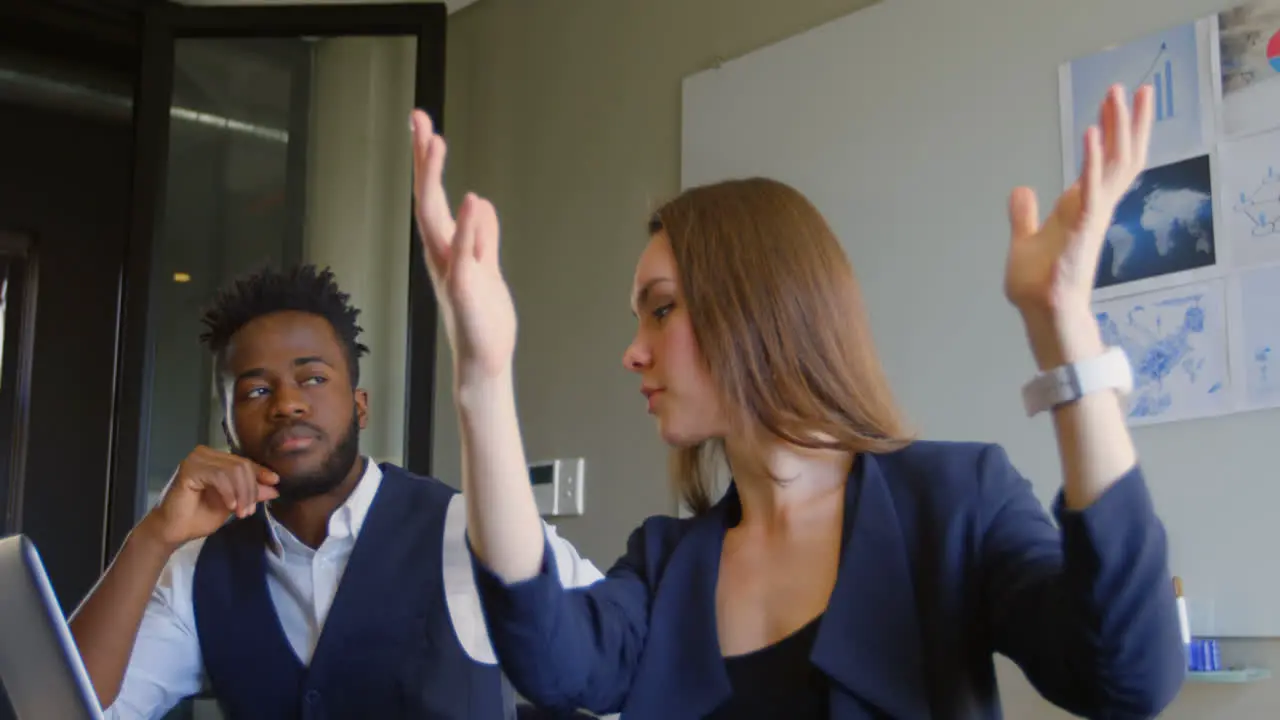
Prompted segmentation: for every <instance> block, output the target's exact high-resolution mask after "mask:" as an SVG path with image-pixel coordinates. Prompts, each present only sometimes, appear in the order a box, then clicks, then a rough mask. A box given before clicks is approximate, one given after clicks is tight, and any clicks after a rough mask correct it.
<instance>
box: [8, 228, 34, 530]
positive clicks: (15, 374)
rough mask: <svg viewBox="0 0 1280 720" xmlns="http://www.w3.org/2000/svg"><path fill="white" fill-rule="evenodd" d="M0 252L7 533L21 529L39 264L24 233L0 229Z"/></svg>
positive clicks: (28, 237)
mask: <svg viewBox="0 0 1280 720" xmlns="http://www.w3.org/2000/svg"><path fill="white" fill-rule="evenodd" d="M0 255H3V256H4V260H5V262H6V264H7V267H6V268H5V273H4V274H5V276H6V278H7V279H8V281H9V287H8V288H7V290H6V292H5V306H4V310H3V312H4V331H3V333H0V338H2V339H3V347H0V354H3V355H4V356H5V360H6V362H5V363H4V367H3V370H0V443H3V446H4V447H5V448H6V449H7V450H6V456H5V460H4V462H3V463H0V511H2V512H0V534H5V535H8V534H12V533H18V532H22V509H23V508H22V503H23V485H24V484H25V480H26V465H27V436H28V429H27V419H28V417H29V415H30V412H29V411H30V408H31V357H32V351H33V349H34V345H35V330H36V328H35V319H36V289H37V278H38V277H39V267H38V264H37V257H36V248H35V240H34V238H32V237H31V236H30V235H28V234H26V233H18V232H14V231H5V230H0Z"/></svg>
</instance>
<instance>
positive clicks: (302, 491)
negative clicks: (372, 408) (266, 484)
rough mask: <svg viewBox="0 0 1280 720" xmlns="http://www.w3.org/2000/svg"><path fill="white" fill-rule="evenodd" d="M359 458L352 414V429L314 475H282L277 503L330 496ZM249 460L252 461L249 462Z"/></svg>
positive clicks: (357, 428)
mask: <svg viewBox="0 0 1280 720" xmlns="http://www.w3.org/2000/svg"><path fill="white" fill-rule="evenodd" d="M359 455H360V421H359V419H358V418H357V417H356V416H355V415H354V414H352V417H351V425H350V427H348V428H347V432H346V434H344V435H343V436H342V440H341V441H339V442H338V445H337V447H335V448H334V449H333V450H332V451H331V452H330V453H329V454H328V455H327V456H326V457H325V459H324V462H322V463H320V467H318V468H316V469H315V470H314V471H312V472H309V473H305V474H301V475H281V476H280V482H279V484H277V485H276V490H277V491H278V492H279V493H280V497H279V498H277V500H276V502H278V503H282V504H291V503H296V502H299V501H301V500H306V499H308V498H313V497H316V496H317V495H324V494H325V493H328V492H331V491H333V490H334V489H336V488H337V487H338V486H339V485H341V484H342V481H343V480H346V479H347V474H348V473H349V472H351V468H352V466H354V465H355V463H356V458H357V457H359ZM251 459H252V458H251Z"/></svg>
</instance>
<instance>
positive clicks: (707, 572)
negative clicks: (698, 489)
mask: <svg viewBox="0 0 1280 720" xmlns="http://www.w3.org/2000/svg"><path fill="white" fill-rule="evenodd" d="M729 502H734V503H736V502H737V496H736V493H735V492H734V491H733V490H730V491H729V495H727V496H726V497H725V498H723V499H722V500H721V501H720V502H719V503H717V504H716V506H715V507H713V508H712V509H711V510H710V511H708V512H707V513H706V514H705V515H702V516H701V517H698V518H696V519H694V520H692V521H691V522H692V526H691V527H690V528H689V529H688V531H687V532H686V533H685V535H684V536H683V537H682V538H680V540H679V541H677V543H676V547H675V549H674V550H673V551H672V553H671V556H670V558H669V559H668V561H667V564H666V567H665V569H663V571H662V576H661V578H660V579H659V580H658V588H657V593H656V595H655V597H654V600H653V608H652V610H651V612H650V613H649V617H650V623H651V625H650V627H649V637H648V642H647V647H646V648H645V651H644V657H645V658H646V659H647V661H643V660H642V661H641V667H640V669H639V672H638V674H637V676H636V681H635V684H634V685H633V686H632V688H631V693H630V694H629V696H628V700H627V704H626V707H625V708H624V709H623V713H622V715H623V717H636V718H664V719H665V718H669V719H671V720H675V719H677V718H701V717H704V716H706V715H707V714H709V713H710V712H711V711H712V710H714V709H715V708H716V707H718V706H719V705H720V704H721V703H723V702H724V701H725V700H727V699H728V698H729V695H730V693H731V692H732V688H731V686H730V684H729V675H728V673H727V671H726V670H725V667H724V659H723V657H722V656H721V655H720V636H719V633H718V631H717V630H716V578H717V576H718V575H719V572H720V549H721V547H722V546H723V544H724V531H725V506H726V504H727V503H729Z"/></svg>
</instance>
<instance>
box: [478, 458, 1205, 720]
mask: <svg viewBox="0 0 1280 720" xmlns="http://www.w3.org/2000/svg"><path fill="white" fill-rule="evenodd" d="M845 496H846V500H845V502H846V509H845V519H844V535H843V548H842V558H841V562H840V568H839V573H838V576H837V579H836V584H835V589H834V590H833V591H832V594H831V598H830V601H829V604H828V606H827V610H826V613H825V615H824V616H823V618H822V620H821V625H820V628H819V631H818V638H817V640H816V642H815V644H814V647H813V652H812V655H811V658H812V661H813V662H814V664H815V665H816V666H817V667H818V668H820V669H821V670H822V671H823V672H824V673H825V674H826V675H827V676H828V677H829V678H830V681H831V683H830V685H831V695H830V698H831V717H833V718H879V717H893V718H938V719H940V720H941V719H944V718H945V719H947V720H951V719H958V718H999V717H1001V711H1000V698H999V693H998V690H997V687H996V677H995V667H994V663H993V654H994V653H997V652H998V653H1002V654H1004V655H1006V656H1008V657H1010V658H1012V659H1013V660H1014V661H1015V662H1016V663H1017V664H1018V665H1019V666H1020V667H1021V668H1022V670H1023V671H1024V672H1025V673H1026V675H1027V677H1028V678H1029V679H1030V681H1031V683H1032V684H1033V685H1034V686H1035V687H1036V689H1037V690H1038V691H1039V692H1040V693H1041V694H1042V695H1043V696H1044V697H1045V698H1046V699H1048V700H1049V701H1051V702H1053V703H1054V704H1056V705H1058V706H1060V707H1062V708H1064V709H1066V710H1068V711H1070V712H1073V713H1076V714H1078V715H1082V716H1086V717H1091V718H1137V717H1153V716H1155V715H1157V714H1158V713H1159V712H1160V711H1161V710H1162V709H1163V708H1164V707H1165V706H1166V705H1167V704H1168V703H1169V702H1170V701H1172V699H1173V698H1174V696H1175V695H1176V694H1177V693H1178V691H1179V689H1180V687H1181V685H1182V681H1183V679H1184V677H1185V668H1186V661H1185V656H1184V650H1183V647H1182V641H1181V636H1180V634H1179V629H1178V621H1177V610H1176V605H1175V601H1174V595H1173V588H1172V579H1171V577H1170V573H1169V569H1168V561H1167V544H1166V538H1165V531H1164V528H1163V526H1162V525H1161V523H1160V521H1159V519H1158V518H1157V517H1156V515H1155V512H1154V509H1153V507H1152V503H1151V498H1150V496H1149V494H1148V490H1147V486H1146V483H1145V480H1144V478H1143V475H1142V471H1141V469H1140V468H1138V467H1135V468H1134V469H1133V470H1131V471H1130V472H1128V473H1127V474H1126V475H1125V476H1124V477H1123V478H1122V479H1120V480H1119V481H1118V482H1117V483H1116V484H1115V485H1114V486H1112V487H1111V488H1110V489H1109V490H1108V491H1107V492H1106V493H1104V494H1103V496H1102V497H1100V498H1099V499H1098V500H1097V501H1096V502H1095V503H1094V504H1093V505H1092V506H1090V507H1089V508H1087V509H1085V510H1084V511H1082V512H1070V511H1066V510H1065V509H1064V507H1063V505H1062V498H1061V494H1059V496H1058V498H1057V500H1056V501H1055V503H1054V514H1055V515H1056V516H1057V518H1058V521H1059V525H1058V526H1055V525H1054V523H1053V522H1052V521H1051V519H1050V516H1049V514H1048V513H1047V512H1046V511H1045V508H1044V507H1043V505H1042V504H1041V503H1040V502H1039V500H1038V499H1037V498H1036V497H1035V495H1034V494H1033V492H1032V488H1031V485H1030V483H1029V482H1027V480H1026V479H1025V478H1023V477H1022V476H1021V475H1020V474H1019V473H1018V472H1017V471H1016V470H1015V469H1014V468H1013V466H1012V464H1011V463H1010V462H1009V459H1008V456H1007V455H1006V454H1005V452H1004V451H1003V450H1002V449H1001V448H1000V447H999V446H995V445H986V444H973V443H939V442H916V443H913V444H911V445H909V446H908V447H906V448H904V449H903V450H900V451H897V452H893V453H887V454H880V455H870V454H864V455H861V456H859V458H858V460H857V461H856V462H855V465H854V468H853V470H852V472H851V474H850V477H849V482H848V484H847V488H846V491H845ZM740 508H741V506H740V503H739V499H738V496H737V493H736V491H735V490H734V489H733V488H732V487H731V488H730V490H729V492H728V493H727V494H726V496H725V497H724V498H723V499H722V500H721V501H720V502H719V503H717V504H716V505H715V506H714V507H713V508H712V509H711V510H710V511H709V512H708V513H705V514H703V515H701V516H699V517H696V518H692V519H683V520H678V519H674V518H670V517H655V518H650V519H649V520H647V521H645V523H644V524H643V525H642V526H641V527H640V528H639V529H638V530H636V531H635V532H634V533H633V534H632V535H631V538H630V540H629V541H628V543H627V551H626V554H625V555H624V556H623V557H622V558H621V559H620V560H619V561H618V562H617V564H616V565H614V566H613V568H611V569H610V571H609V572H608V574H607V576H606V578H605V579H604V580H601V581H599V582H597V583H595V584H594V585H592V586H590V587H587V588H579V589H576V590H565V589H564V588H563V587H562V586H561V584H560V582H559V580H558V578H557V574H556V569H555V566H554V563H555V558H554V554H553V553H552V552H551V551H550V550H549V549H548V550H545V551H544V552H543V566H542V569H541V572H540V574H539V575H537V576H535V577H534V578H532V579H530V580H527V581H523V582H520V583H515V584H512V585H505V584H504V583H503V582H502V581H501V580H499V579H498V578H497V577H496V576H494V575H493V574H492V573H491V572H490V571H489V570H488V569H487V568H485V567H484V566H483V565H482V564H481V563H480V562H479V561H478V560H474V565H475V566H476V570H477V584H478V587H479V590H480V599H481V603H482V607H483V608H484V612H485V616H486V621H487V624H488V628H489V634H490V638H491V640H492V642H493V645H494V649H495V651H496V653H497V656H498V659H499V661H500V662H501V663H502V666H503V670H504V671H505V672H506V674H507V676H508V678H509V679H510V680H511V682H512V683H513V684H514V685H515V687H516V689H517V690H519V691H520V693H521V694H522V695H524V697H526V698H528V699H529V700H530V701H532V702H535V703H537V704H539V705H541V706H544V707H548V708H575V707H581V708H586V709H588V710H592V711H594V712H598V713H611V712H617V711H621V712H622V713H623V717H624V718H625V720H648V719H649V718H654V719H657V718H662V719H663V720H675V719H677V718H700V717H703V716H704V715H706V714H707V713H709V712H711V711H712V710H713V709H714V708H716V707H717V706H718V705H720V704H721V703H722V702H723V701H724V700H725V699H726V698H728V697H729V694H730V692H731V688H730V684H729V679H728V675H727V673H726V670H725V665H724V660H723V657H722V656H721V653H720V645H719V640H718V637H717V631H716V606H715V596H716V580H717V574H718V572H719V566H720V551H721V546H722V543H723V540H724V534H725V530H726V529H727V528H728V527H729V526H730V525H731V524H732V523H733V522H736V518H738V517H739V516H740ZM473 558H474V556H473Z"/></svg>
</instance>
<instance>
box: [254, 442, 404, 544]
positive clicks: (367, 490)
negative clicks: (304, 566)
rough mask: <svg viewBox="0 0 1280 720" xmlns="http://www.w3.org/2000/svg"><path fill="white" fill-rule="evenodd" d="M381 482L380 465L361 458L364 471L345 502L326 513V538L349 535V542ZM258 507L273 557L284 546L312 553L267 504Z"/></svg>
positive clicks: (343, 537)
mask: <svg viewBox="0 0 1280 720" xmlns="http://www.w3.org/2000/svg"><path fill="white" fill-rule="evenodd" d="M381 485H382V468H380V467H378V464H377V463H376V462H374V461H373V460H370V459H368V458H364V474H363V475H361V476H360V480H359V482H357V483H356V487H355V489H354V490H352V491H351V494H350V495H348V496H347V500H346V502H344V503H342V504H341V505H339V506H338V507H337V509H335V510H334V511H333V514H332V515H330V516H329V537H331V538H338V539H346V538H350V539H351V540H353V541H354V540H355V539H356V538H357V537H359V535H360V529H361V528H362V527H364V520H365V518H366V517H368V515H369V506H370V505H372V504H373V498H374V496H375V495H377V494H378V487H379V486H381ZM262 508H263V512H265V513H266V518H267V528H268V532H269V541H270V542H269V544H270V546H271V550H272V551H273V552H274V553H275V554H276V555H277V556H278V555H281V554H282V553H283V550H284V548H286V547H287V548H289V549H290V550H305V551H306V552H312V550H311V548H309V547H307V546H306V545H305V544H303V543H302V541H300V540H298V539H297V538H296V537H294V536H293V533H291V532H289V530H288V528H286V527H285V526H283V525H281V524H280V522H279V521H278V520H276V519H275V517H274V516H272V514H271V511H270V510H268V509H267V505H265V504H264V505H263V506H262Z"/></svg>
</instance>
